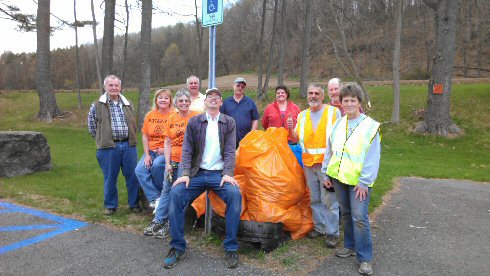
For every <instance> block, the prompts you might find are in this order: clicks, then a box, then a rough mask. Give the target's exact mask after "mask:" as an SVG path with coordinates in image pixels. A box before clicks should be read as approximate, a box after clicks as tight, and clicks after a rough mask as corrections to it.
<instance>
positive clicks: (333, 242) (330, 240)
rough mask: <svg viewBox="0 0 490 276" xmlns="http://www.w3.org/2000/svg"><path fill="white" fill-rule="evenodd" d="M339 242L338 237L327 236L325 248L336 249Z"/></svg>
mask: <svg viewBox="0 0 490 276" xmlns="http://www.w3.org/2000/svg"><path fill="white" fill-rule="evenodd" d="M338 241H339V237H337V236H335V235H327V239H326V240H325V246H326V247H328V248H335V247H337V242H338Z"/></svg>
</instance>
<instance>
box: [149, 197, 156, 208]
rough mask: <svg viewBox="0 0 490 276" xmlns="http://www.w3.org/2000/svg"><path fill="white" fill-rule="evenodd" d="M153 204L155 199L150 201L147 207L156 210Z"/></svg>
mask: <svg viewBox="0 0 490 276" xmlns="http://www.w3.org/2000/svg"><path fill="white" fill-rule="evenodd" d="M155 202H156V199H155V200H152V201H151V202H150V204H149V205H148V206H150V208H151V209H156V207H155Z"/></svg>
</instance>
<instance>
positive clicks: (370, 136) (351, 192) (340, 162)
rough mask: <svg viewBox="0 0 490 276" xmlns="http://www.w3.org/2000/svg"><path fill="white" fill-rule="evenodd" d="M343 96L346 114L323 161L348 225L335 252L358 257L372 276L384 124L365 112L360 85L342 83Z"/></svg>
mask: <svg viewBox="0 0 490 276" xmlns="http://www.w3.org/2000/svg"><path fill="white" fill-rule="evenodd" d="M339 97H340V102H341V104H342V108H343V109H344V111H345V114H346V116H343V117H342V119H340V120H338V121H337V122H336V123H335V125H334V126H333V128H332V132H331V134H330V136H329V138H328V145H327V152H326V153H325V157H324V160H323V164H322V172H324V173H326V176H325V180H324V185H325V187H327V188H331V187H334V188H335V194H336V195H337V199H338V201H339V207H340V212H341V221H342V225H343V226H344V248H343V249H340V250H337V251H336V253H335V255H337V256H338V257H341V258H347V257H350V256H356V258H357V260H358V261H359V262H360V266H359V273H361V274H365V275H370V274H372V273H373V270H372V265H371V262H372V259H373V246H372V237H371V227H370V225H369V216H368V207H369V200H370V197H371V189H372V187H373V185H374V181H375V180H376V178H377V176H378V170H379V161H380V156H381V138H380V134H379V131H380V123H378V122H376V121H375V120H373V119H372V118H370V117H369V116H367V115H365V114H362V113H361V111H360V106H361V103H362V100H363V91H362V88H361V87H360V86H358V85H345V86H342V88H341V89H340V96H339Z"/></svg>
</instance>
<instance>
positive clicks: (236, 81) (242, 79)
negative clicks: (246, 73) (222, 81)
mask: <svg viewBox="0 0 490 276" xmlns="http://www.w3.org/2000/svg"><path fill="white" fill-rule="evenodd" d="M239 82H243V83H244V84H245V85H247V82H246V81H245V79H244V78H242V77H238V78H236V79H235V81H234V82H233V83H234V84H237V83H239Z"/></svg>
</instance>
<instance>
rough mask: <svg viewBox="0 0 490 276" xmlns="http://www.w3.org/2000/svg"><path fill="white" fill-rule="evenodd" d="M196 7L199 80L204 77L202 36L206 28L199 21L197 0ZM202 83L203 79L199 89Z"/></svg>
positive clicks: (195, 1)
mask: <svg viewBox="0 0 490 276" xmlns="http://www.w3.org/2000/svg"><path fill="white" fill-rule="evenodd" d="M194 7H195V9H196V12H195V14H194V16H195V19H196V34H197V41H198V47H199V52H198V61H197V77H198V78H199V80H201V78H202V75H203V74H202V71H203V68H202V60H203V54H202V42H203V40H202V36H203V33H204V28H203V27H202V25H201V22H199V17H198V13H197V0H194ZM201 83H202V81H199V91H201Z"/></svg>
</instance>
